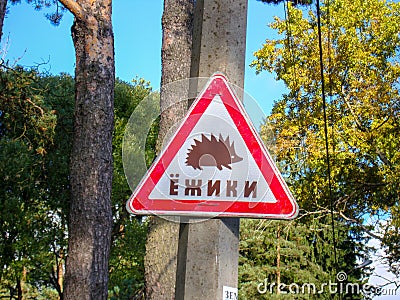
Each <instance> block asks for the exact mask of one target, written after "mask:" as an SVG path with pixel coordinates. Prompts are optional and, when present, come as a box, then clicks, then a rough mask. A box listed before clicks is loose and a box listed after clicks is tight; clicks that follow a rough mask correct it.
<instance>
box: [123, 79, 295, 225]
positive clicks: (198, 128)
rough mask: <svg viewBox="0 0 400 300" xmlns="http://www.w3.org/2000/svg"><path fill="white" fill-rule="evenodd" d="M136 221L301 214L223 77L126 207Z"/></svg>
mask: <svg viewBox="0 0 400 300" xmlns="http://www.w3.org/2000/svg"><path fill="white" fill-rule="evenodd" d="M127 209H128V211H129V212H131V213H133V214H139V215H144V214H152V215H178V216H179V215H180V216H195V217H217V216H221V217H251V218H276V219H293V218H295V217H296V216H297V214H298V206H297V203H296V201H295V200H294V198H293V197H292V195H291V193H290V191H289V189H288V187H287V185H286V183H285V182H284V180H283V178H282V176H281V174H280V172H279V171H278V169H277V168H276V166H275V163H274V162H273V160H272V159H271V157H270V155H269V153H268V151H267V149H266V148H265V146H264V144H263V143H262V141H261V138H260V137H259V135H258V134H257V132H256V130H255V129H254V127H253V125H252V124H251V122H250V119H249V118H248V116H247V114H246V112H245V110H244V108H243V106H242V104H241V102H240V101H239V100H238V98H237V97H236V95H235V93H234V92H233V90H232V89H231V87H230V86H229V85H228V82H227V79H226V78H225V77H224V76H223V75H220V74H217V75H214V76H213V77H211V79H210V81H209V82H208V84H207V85H206V88H205V89H204V90H203V92H202V93H201V94H200V95H199V96H198V97H197V99H196V100H195V101H194V103H193V105H192V107H191V109H190V110H189V112H188V113H187V115H186V117H185V119H184V120H183V122H182V124H181V125H180V127H179V128H178V130H177V131H176V133H175V135H174V136H173V137H172V138H171V139H170V142H169V143H168V145H167V146H166V147H165V148H164V150H163V151H162V152H161V153H160V155H159V156H158V158H157V159H156V160H155V161H154V163H153V164H152V166H151V167H150V169H149V170H148V172H147V173H146V175H145V176H144V178H143V179H142V181H141V182H140V183H139V185H138V186H137V188H136V190H135V191H134V192H133V194H132V196H131V197H130V199H129V200H128V202H127Z"/></svg>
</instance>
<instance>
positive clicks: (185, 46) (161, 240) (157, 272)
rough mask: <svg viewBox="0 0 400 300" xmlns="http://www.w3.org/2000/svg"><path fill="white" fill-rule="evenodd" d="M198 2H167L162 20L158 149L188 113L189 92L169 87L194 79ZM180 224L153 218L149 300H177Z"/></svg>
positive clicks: (148, 260) (148, 263)
mask: <svg viewBox="0 0 400 300" xmlns="http://www.w3.org/2000/svg"><path fill="white" fill-rule="evenodd" d="M193 9H194V0H165V1H164V13H163V17H162V28H163V44H162V51H161V57H162V77H161V103H160V104H161V110H162V114H161V119H160V132H159V136H158V142H157V148H158V150H160V149H161V147H162V144H163V141H164V138H165V139H168V137H170V136H169V135H168V134H167V133H168V131H169V130H170V128H171V127H173V126H174V125H177V123H179V121H180V120H181V119H182V118H183V117H184V115H185V113H186V111H187V106H188V104H187V102H186V101H183V102H180V103H177V104H174V105H172V104H173V103H176V102H177V99H187V95H188V94H187V93H188V88H189V87H188V86H187V91H185V90H184V89H183V90H181V91H179V92H180V93H181V94H179V93H176V92H177V91H174V93H169V92H168V91H167V90H168V89H167V88H165V87H166V85H167V84H168V83H172V82H174V81H177V80H180V79H186V78H189V77H190V61H191V48H192V25H193V24H192V22H193ZM178 234H179V224H177V223H173V222H169V221H167V220H164V219H161V218H158V217H153V218H152V219H151V221H150V224H149V232H148V238H147V244H146V257H145V269H146V299H154V300H156V299H157V300H158V299H174V297H175V276H176V263H177V261H176V257H177V251H178Z"/></svg>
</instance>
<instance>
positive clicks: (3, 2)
mask: <svg viewBox="0 0 400 300" xmlns="http://www.w3.org/2000/svg"><path fill="white" fill-rule="evenodd" d="M6 10H7V0H0V41H1V37H2V35H3V23H4V17H5V16H6Z"/></svg>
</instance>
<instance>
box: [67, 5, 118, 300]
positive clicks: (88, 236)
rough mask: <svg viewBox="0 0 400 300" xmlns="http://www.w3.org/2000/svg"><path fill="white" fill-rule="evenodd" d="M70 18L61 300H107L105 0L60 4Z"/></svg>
mask: <svg viewBox="0 0 400 300" xmlns="http://www.w3.org/2000/svg"><path fill="white" fill-rule="evenodd" d="M61 2H62V3H63V4H64V5H65V6H66V7H67V8H68V9H70V10H71V11H72V12H73V13H74V15H75V21H74V25H73V27H72V38H73V42H74V46H75V52H76V69H75V84H76V88H75V89H76V90H75V92H76V95H75V112H74V135H73V147H72V155H71V156H72V158H71V165H70V169H71V175H70V176H71V207H70V218H69V233H68V236H69V241H68V256H67V260H66V274H65V287H64V299H67V300H76V299H80V300H89V299H93V300H101V299H104V300H105V299H107V294H108V293H107V286H108V259H109V252H110V241H111V229H112V212H111V183H112V131H113V119H114V113H113V106H114V81H115V79H114V78H115V70H114V37H113V30H112V23H111V0H102V1H100V0H97V1H96V0H94V1H93V0H91V1H89V0H87V1H77V2H75V1H69V0H64V1H61Z"/></svg>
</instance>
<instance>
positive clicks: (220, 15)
mask: <svg viewBox="0 0 400 300" xmlns="http://www.w3.org/2000/svg"><path fill="white" fill-rule="evenodd" d="M246 25H247V0H197V1H196V8H195V15H194V30H193V50H192V65H191V77H210V76H211V75H212V74H214V73H215V72H217V71H218V72H222V73H224V74H225V75H226V76H227V78H228V80H229V81H230V82H232V83H234V84H236V85H238V86H239V87H241V88H243V85H244V64H245V49H246ZM238 247H239V218H221V219H212V220H208V221H205V222H201V223H192V224H187V223H186V224H185V223H181V225H180V232H179V246H178V266H177V275H176V279H177V280H176V293H175V299H237V294H236V295H233V294H231V296H230V298H226V297H225V296H224V295H223V287H224V286H227V287H232V288H237V284H238V256H239V251H238V250H239V249H238ZM224 297H225V298H224Z"/></svg>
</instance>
